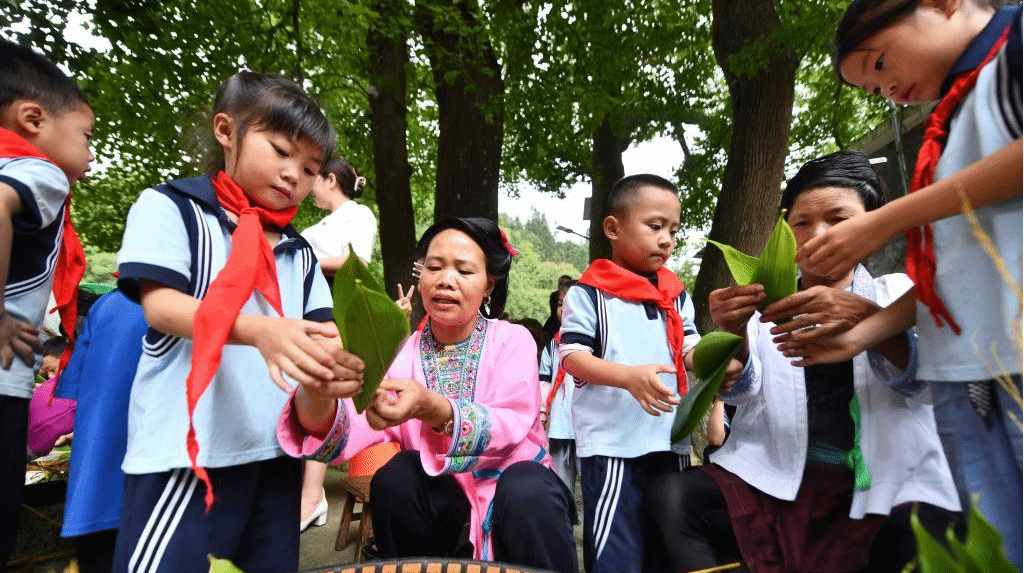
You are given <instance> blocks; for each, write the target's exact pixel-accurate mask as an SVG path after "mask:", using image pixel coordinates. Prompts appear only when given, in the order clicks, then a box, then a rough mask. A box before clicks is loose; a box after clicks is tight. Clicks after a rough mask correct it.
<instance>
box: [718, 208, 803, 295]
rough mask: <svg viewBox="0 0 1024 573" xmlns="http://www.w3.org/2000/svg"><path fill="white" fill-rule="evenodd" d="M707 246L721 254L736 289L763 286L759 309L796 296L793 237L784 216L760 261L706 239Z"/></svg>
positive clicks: (759, 258)
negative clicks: (708, 244)
mask: <svg viewBox="0 0 1024 573" xmlns="http://www.w3.org/2000/svg"><path fill="white" fill-rule="evenodd" d="M708 242H709V243H711V244H712V245H714V246H716V247H718V248H719V249H721V250H722V255H723V256H724V257H725V263H726V265H728V266H729V272H730V273H732V278H733V280H735V281H736V284H737V285H741V286H742V285H749V284H760V285H764V292H765V295H767V296H766V297H765V300H764V302H763V303H761V307H762V308H764V307H765V306H767V305H769V304H771V303H773V302H775V301H777V300H781V299H783V298H785V297H787V296H789V295H791V294H793V293H795V292H796V237H794V236H793V230H792V229H790V228H789V225H788V224H787V223H786V220H785V213H784V212H783V213H782V214H781V215H779V219H778V220H777V221H776V222H775V228H774V229H772V235H771V237H769V238H768V243H767V244H765V246H764V250H762V251H761V256H760V257H752V256H750V255H747V254H745V253H742V252H740V251H738V250H736V249H735V248H733V247H730V246H729V245H726V244H723V243H719V242H718V241H712V240H711V239H708Z"/></svg>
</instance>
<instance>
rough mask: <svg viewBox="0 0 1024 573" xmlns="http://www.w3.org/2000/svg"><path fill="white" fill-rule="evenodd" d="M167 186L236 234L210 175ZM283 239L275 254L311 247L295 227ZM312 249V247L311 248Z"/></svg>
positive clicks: (277, 245) (171, 182) (285, 233)
mask: <svg viewBox="0 0 1024 573" xmlns="http://www.w3.org/2000/svg"><path fill="white" fill-rule="evenodd" d="M166 185H167V186H168V187H170V188H172V189H174V190H175V191H177V192H178V193H181V194H182V195H186V196H188V197H191V198H192V199H195V200H196V201H198V202H199V203H200V204H202V205H205V206H206V207H208V208H209V209H210V210H212V211H213V212H214V213H216V214H217V219H218V220H219V221H220V223H221V225H224V226H225V227H227V229H228V230H229V231H231V232H232V233H234V232H235V227H237V226H238V225H236V224H235V222H234V221H232V220H231V219H230V218H229V217H228V215H227V212H226V211H224V208H223V207H221V204H220V201H218V200H217V192H216V191H214V190H213V183H212V182H211V181H210V176H209V175H199V176H198V177H189V178H187V179H175V180H173V181H168V182H167V183H166ZM281 235H282V239H281V240H280V241H278V243H277V244H276V245H274V254H275V255H276V254H278V253H281V252H285V251H291V250H298V249H302V248H305V247H309V243H307V242H306V239H305V238H303V237H302V235H300V234H299V232H298V231H296V230H295V227H293V226H291V225H290V224H289V225H288V226H286V227H285V228H284V229H282V230H281ZM309 248H312V247H309Z"/></svg>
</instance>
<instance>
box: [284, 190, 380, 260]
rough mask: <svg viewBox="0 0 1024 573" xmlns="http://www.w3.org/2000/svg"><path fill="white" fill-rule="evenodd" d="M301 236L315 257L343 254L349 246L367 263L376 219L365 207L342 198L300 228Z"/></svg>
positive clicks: (373, 239)
mask: <svg viewBox="0 0 1024 573" xmlns="http://www.w3.org/2000/svg"><path fill="white" fill-rule="evenodd" d="M302 237H303V238H304V239H306V241H308V242H309V244H310V245H311V246H312V247H313V252H314V253H316V256H317V258H321V259H323V258H326V257H340V256H344V255H347V254H348V252H349V245H351V246H352V250H354V251H355V253H356V256H358V257H359V258H360V259H362V260H363V262H365V263H369V262H370V255H371V254H372V253H373V243H374V241H376V240H377V219H376V218H375V217H374V216H373V211H370V209H369V207H367V206H365V205H360V204H359V203H356V202H355V201H346V202H345V203H342V205H341V207H338V208H337V209H335V211H334V212H333V213H331V214H330V215H327V216H326V217H324V218H323V219H320V222H319V223H317V224H315V225H313V226H311V227H308V228H306V230H304V231H302Z"/></svg>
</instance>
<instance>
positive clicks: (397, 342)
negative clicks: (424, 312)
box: [334, 256, 409, 412]
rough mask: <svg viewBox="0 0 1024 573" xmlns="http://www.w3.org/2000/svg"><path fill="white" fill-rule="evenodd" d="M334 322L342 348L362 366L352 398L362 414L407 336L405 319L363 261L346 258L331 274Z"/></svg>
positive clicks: (406, 319) (407, 327) (407, 322)
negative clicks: (359, 387) (359, 386)
mask: <svg viewBox="0 0 1024 573" xmlns="http://www.w3.org/2000/svg"><path fill="white" fill-rule="evenodd" d="M334 322H335V323H336V324H337V325H338V333H339V334H340V336H341V342H342V344H343V345H344V346H345V349H346V350H348V351H349V352H351V353H352V354H355V355H356V356H358V357H359V358H360V359H362V361H363V364H365V368H364V370H363V389H362V391H361V392H360V393H359V394H358V395H356V396H354V397H353V398H352V401H353V403H354V404H355V406H356V411H357V412H362V411H363V410H365V409H366V406H367V404H369V402H370V399H371V398H372V397H373V393H374V392H376V390H377V387H378V386H380V382H381V380H383V379H384V374H385V373H386V372H387V369H388V367H389V366H390V365H391V362H392V360H394V358H395V355H396V354H397V353H398V350H399V348H401V346H402V342H403V341H404V340H405V337H406V336H408V335H409V320H408V318H406V316H405V313H404V312H402V310H401V309H400V308H398V305H396V304H395V302H394V301H393V300H391V297H389V296H388V295H387V294H385V292H384V289H383V288H381V287H380V285H379V284H378V283H377V281H376V280H375V279H374V278H373V276H372V275H371V274H370V271H369V269H367V268H366V265H365V264H364V263H363V261H362V260H360V259H359V257H356V256H350V257H348V258H347V259H345V262H344V263H343V264H342V265H341V268H339V269H338V272H337V273H335V275H334Z"/></svg>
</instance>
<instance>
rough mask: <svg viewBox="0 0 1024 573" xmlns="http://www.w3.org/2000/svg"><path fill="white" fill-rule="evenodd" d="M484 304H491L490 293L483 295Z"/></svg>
mask: <svg viewBox="0 0 1024 573" xmlns="http://www.w3.org/2000/svg"><path fill="white" fill-rule="evenodd" d="M484 306H491V295H487V296H485V297H484Z"/></svg>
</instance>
